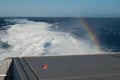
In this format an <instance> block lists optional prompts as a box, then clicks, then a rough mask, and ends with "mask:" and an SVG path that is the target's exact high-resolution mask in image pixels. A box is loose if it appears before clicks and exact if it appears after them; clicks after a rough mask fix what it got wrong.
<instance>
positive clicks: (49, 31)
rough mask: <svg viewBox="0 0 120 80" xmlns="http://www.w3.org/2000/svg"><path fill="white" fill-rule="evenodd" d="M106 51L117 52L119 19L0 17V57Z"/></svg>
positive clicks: (119, 30)
mask: <svg viewBox="0 0 120 80" xmlns="http://www.w3.org/2000/svg"><path fill="white" fill-rule="evenodd" d="M110 52H120V18H71V17H1V18H0V60H3V59H5V58H8V57H16V56H59V55H91V54H106V53H108V54H109V53H110Z"/></svg>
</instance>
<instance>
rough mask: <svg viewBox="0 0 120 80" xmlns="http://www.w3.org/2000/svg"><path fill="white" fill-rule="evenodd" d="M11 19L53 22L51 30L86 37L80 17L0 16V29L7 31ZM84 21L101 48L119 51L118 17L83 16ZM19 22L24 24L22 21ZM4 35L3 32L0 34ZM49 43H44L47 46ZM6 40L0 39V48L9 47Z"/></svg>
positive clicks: (11, 23) (119, 26)
mask: <svg viewBox="0 0 120 80" xmlns="http://www.w3.org/2000/svg"><path fill="white" fill-rule="evenodd" d="M13 19H27V20H29V21H34V22H47V23H50V24H53V26H51V30H54V31H59V32H68V33H71V35H74V36H75V37H76V38H78V39H79V38H82V39H87V37H86V35H87V33H85V30H84V28H83V27H82V26H81V24H80V19H82V18H66V17H65V18H58V17H29V18H26V17H22V18H18V17H17V18H0V31H4V33H6V34H7V31H6V30H8V29H9V28H10V27H9V25H15V24H16V22H13V21H12V22H11V21H10V20H13ZM83 19H84V20H85V22H86V23H87V24H88V25H89V26H90V27H91V29H92V30H93V31H94V32H95V35H96V37H97V39H98V42H99V45H100V46H101V49H103V50H105V51H112V52H119V51H120V18H83ZM21 24H24V22H22V23H21ZM0 35H2V36H4V34H0ZM48 45H49V43H48V44H46V45H45V47H48ZM10 46H12V45H9V44H8V43H7V42H4V41H2V40H1V39H0V48H5V49H6V48H9V47H10Z"/></svg>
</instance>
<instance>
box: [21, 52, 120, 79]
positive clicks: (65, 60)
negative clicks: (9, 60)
mask: <svg viewBox="0 0 120 80" xmlns="http://www.w3.org/2000/svg"><path fill="white" fill-rule="evenodd" d="M21 59H23V60H24V61H25V63H26V64H27V65H29V68H30V69H31V71H32V72H33V74H34V75H35V76H36V77H37V79H38V80H120V55H119V54H115V55H112V54H110V55H85V56H58V57H57V56H52V57H23V58H21ZM22 63H23V62H22ZM44 64H48V66H49V68H48V70H44V69H43V68H42V66H43V65H44ZM23 65H24V63H23ZM24 66H25V65H24ZM25 69H26V70H27V67H26V68H25ZM26 72H28V73H29V72H30V71H29V70H27V71H26ZM29 77H30V76H29ZM30 78H31V77H30ZM37 79H36V80H37ZM34 80H35V79H34Z"/></svg>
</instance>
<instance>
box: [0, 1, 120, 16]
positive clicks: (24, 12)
mask: <svg viewBox="0 0 120 80" xmlns="http://www.w3.org/2000/svg"><path fill="white" fill-rule="evenodd" d="M119 8H120V0H0V16H1V17H120V9H119Z"/></svg>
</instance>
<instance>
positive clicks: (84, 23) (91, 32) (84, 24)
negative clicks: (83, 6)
mask: <svg viewBox="0 0 120 80" xmlns="http://www.w3.org/2000/svg"><path fill="white" fill-rule="evenodd" d="M80 24H81V26H82V27H83V28H84V29H85V31H86V32H87V33H88V35H89V37H90V39H91V41H92V43H93V44H94V45H95V47H96V49H97V50H98V51H101V48H100V44H99V41H98V40H97V37H96V35H95V32H94V30H93V29H92V27H90V25H89V24H88V23H87V21H85V19H83V18H80Z"/></svg>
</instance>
